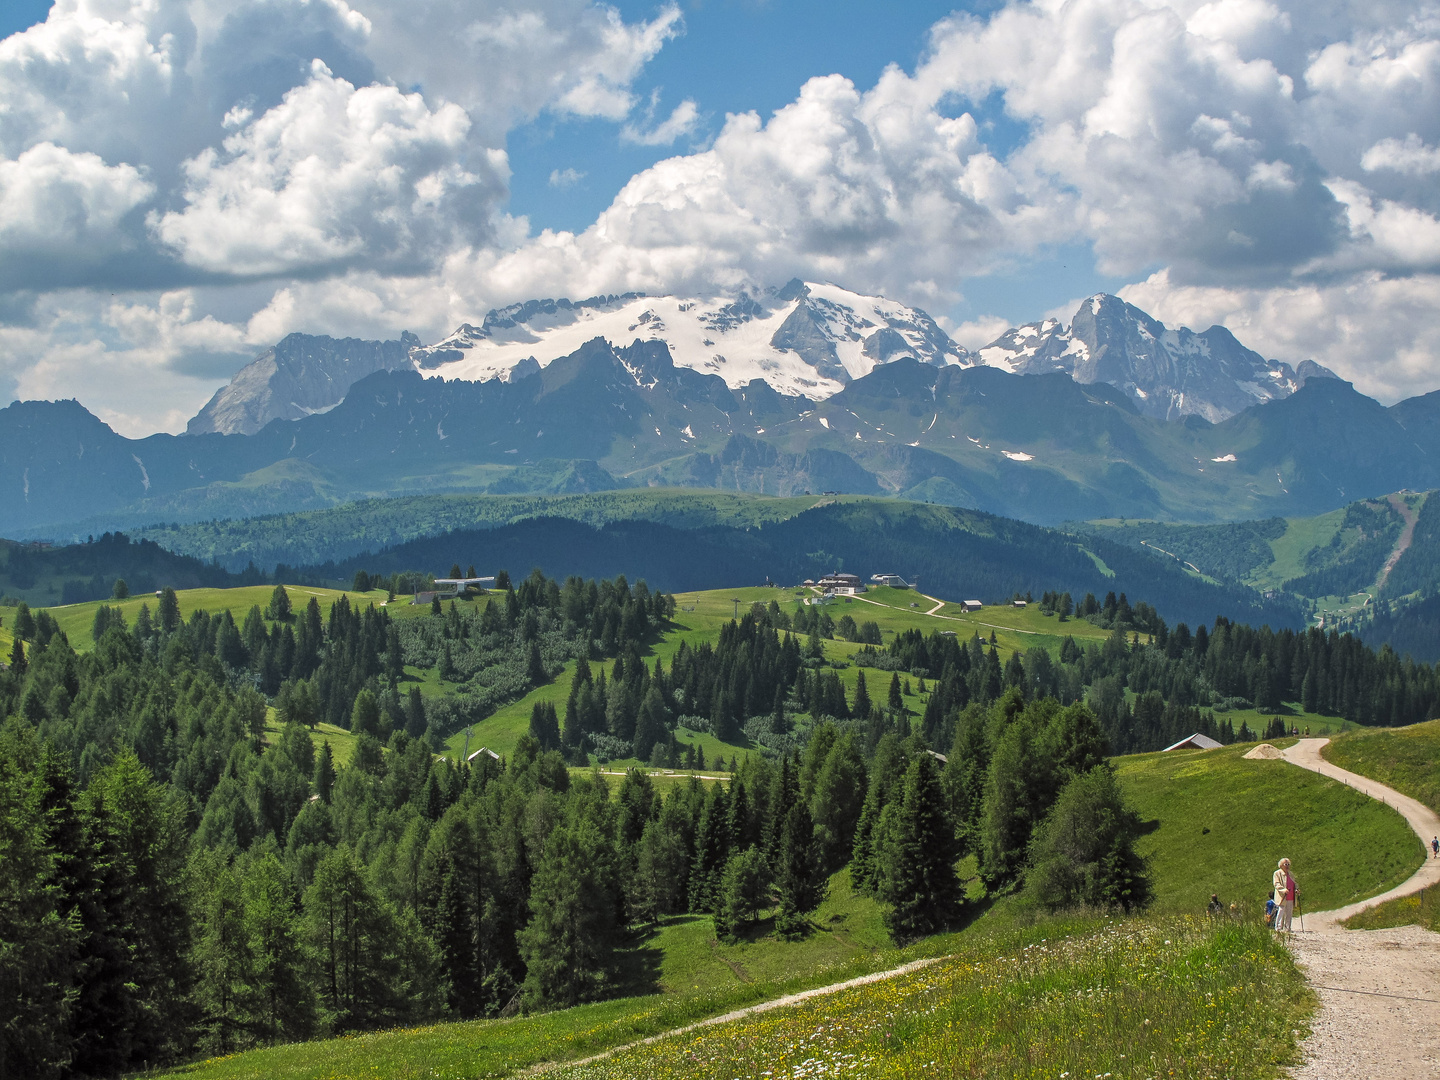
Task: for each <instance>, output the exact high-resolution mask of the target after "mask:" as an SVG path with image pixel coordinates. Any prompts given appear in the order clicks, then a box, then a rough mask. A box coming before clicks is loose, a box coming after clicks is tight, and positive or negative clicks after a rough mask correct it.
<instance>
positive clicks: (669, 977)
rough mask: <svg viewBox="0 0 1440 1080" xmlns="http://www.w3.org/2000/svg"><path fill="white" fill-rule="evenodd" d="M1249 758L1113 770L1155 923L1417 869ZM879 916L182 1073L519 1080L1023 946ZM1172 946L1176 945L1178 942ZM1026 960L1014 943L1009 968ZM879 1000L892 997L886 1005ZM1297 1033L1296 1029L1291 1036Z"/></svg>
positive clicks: (1331, 797) (683, 920)
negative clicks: (620, 989) (748, 1014)
mask: <svg viewBox="0 0 1440 1080" xmlns="http://www.w3.org/2000/svg"><path fill="white" fill-rule="evenodd" d="M1243 750H1244V748H1243V747H1240V748H1227V749H1224V750H1216V751H1209V752H1204V753H1202V752H1179V753H1173V754H1166V755H1162V754H1147V755H1141V756H1136V757H1129V758H1122V759H1118V760H1117V763H1116V764H1117V766H1118V768H1119V769H1120V774H1121V779H1122V782H1123V784H1124V786H1125V789H1126V792H1127V794H1128V796H1129V798H1130V799H1131V800H1132V801H1133V803H1134V804H1135V806H1136V807H1137V809H1139V811H1140V812H1141V815H1142V817H1144V818H1145V819H1147V820H1151V821H1154V820H1158V827H1156V828H1154V829H1153V831H1151V832H1149V833H1148V834H1147V835H1146V836H1145V838H1144V840H1143V842H1142V850H1143V851H1144V852H1145V853H1146V854H1147V855H1148V856H1149V857H1150V859H1151V872H1152V874H1153V877H1154V883H1155V889H1156V905H1155V906H1156V914H1157V917H1160V918H1162V919H1163V918H1164V917H1166V916H1168V915H1171V914H1174V913H1181V912H1195V911H1197V910H1199V909H1200V908H1201V907H1202V906H1203V905H1204V903H1205V901H1206V899H1207V898H1208V896H1209V894H1210V893H1211V892H1219V893H1220V894H1221V896H1222V897H1223V898H1225V900H1226V901H1229V900H1231V899H1240V900H1242V901H1245V902H1247V903H1248V906H1249V907H1250V908H1251V909H1252V910H1253V909H1255V908H1256V907H1258V905H1259V904H1260V903H1261V902H1262V901H1263V897H1264V894H1265V890H1266V887H1267V883H1268V881H1269V874H1270V869H1271V867H1272V866H1273V865H1274V860H1275V859H1276V858H1278V857H1279V855H1280V854H1287V855H1289V856H1290V857H1291V858H1292V859H1293V860H1294V861H1295V863H1296V867H1297V870H1298V871H1299V875H1300V880H1301V883H1302V887H1303V888H1304V889H1305V897H1306V902H1307V906H1309V907H1311V908H1312V909H1319V908H1321V907H1328V906H1333V905H1336V904H1341V903H1345V902H1347V901H1349V900H1352V899H1355V898H1358V897H1359V896H1363V895H1371V894H1373V893H1374V892H1377V891H1379V890H1381V889H1384V888H1387V887H1388V886H1389V885H1390V884H1392V883H1393V882H1395V881H1398V880H1400V879H1402V878H1403V877H1404V876H1406V875H1408V874H1409V873H1410V872H1411V870H1412V869H1413V867H1414V866H1415V865H1416V864H1417V863H1418V861H1419V859H1420V857H1421V853H1420V852H1419V850H1418V845H1416V843H1415V841H1414V838H1413V836H1411V834H1410V833H1409V831H1408V829H1407V828H1406V827H1405V825H1404V823H1403V822H1402V821H1401V820H1400V818H1399V816H1398V815H1396V814H1395V813H1394V812H1393V811H1391V810H1388V809H1386V808H1385V807H1383V806H1379V805H1377V804H1375V803H1374V802H1373V801H1371V800H1367V799H1364V798H1363V797H1362V796H1360V795H1358V794H1357V793H1355V792H1354V791H1352V790H1350V789H1349V788H1346V787H1344V786H1343V785H1339V784H1335V783H1332V782H1330V781H1327V780H1324V779H1322V778H1321V777H1318V776H1315V775H1313V774H1311V773H1307V772H1304V771H1302V770H1300V769H1297V768H1295V767H1294V766H1291V765H1288V764H1286V763H1284V762H1274V761H1245V760H1243V759H1242V758H1241V756H1240V755H1241V753H1242V752H1243ZM1205 828H1209V830H1210V831H1209V832H1208V833H1205V832H1203V831H1202V830H1203V829H1205ZM879 916H880V911H879V909H878V908H877V907H876V905H874V904H873V903H872V902H871V901H869V900H867V899H865V898H863V897H856V896H854V895H853V894H851V893H850V891H849V888H848V884H847V879H846V875H845V874H844V873H843V872H842V873H841V874H839V875H837V876H836V877H835V878H834V879H833V881H832V886H831V895H830V897H829V899H828V900H827V902H826V904H825V906H824V907H823V908H822V909H821V910H820V911H819V912H818V913H817V917H816V922H817V923H818V924H819V926H820V927H821V930H820V931H818V932H817V933H815V934H814V935H813V936H812V937H811V938H809V939H808V940H807V941H805V942H803V943H800V944H790V943H785V942H781V941H778V940H775V939H773V938H769V937H765V936H763V935H764V934H765V932H766V930H767V929H768V927H767V926H766V925H765V924H764V923H762V924H760V925H759V926H757V927H756V928H755V929H754V931H753V932H752V933H751V934H750V935H747V938H746V940H745V941H743V942H742V943H740V944H738V945H735V946H723V947H722V946H719V945H717V944H716V943H715V942H714V933H713V929H712V926H711V922H710V919H709V918H708V917H705V916H702V917H690V916H680V917H676V918H674V919H671V920H668V921H667V922H666V923H665V924H664V925H663V926H661V927H660V928H658V929H657V930H655V931H652V932H650V933H649V934H647V935H645V936H643V937H642V938H641V939H640V940H639V941H638V942H637V944H636V947H635V948H634V950H633V951H632V952H631V954H630V956H629V957H628V963H627V970H628V977H629V980H630V983H631V985H632V987H634V988H636V989H641V990H645V991H652V990H658V991H660V993H658V994H657V993H650V992H647V993H644V994H642V995H641V996H636V997H626V998H621V999H618V1000H614V1001H609V1002H604V1003H600V1004H595V1005H587V1006H583V1007H580V1008H577V1009H570V1010H565V1011H562V1012H556V1013H550V1014H544V1015H540V1016H532V1017H524V1018H518V1019H514V1020H504V1021H484V1022H471V1023H455V1024H437V1025H433V1026H430V1027H426V1028H421V1029H417V1030H412V1031H399V1032H383V1033H376V1034H371V1035H364V1036H358V1037H354V1038H346V1039H340V1040H330V1041H326V1042H319V1043H312V1044H305V1045H299V1046H287V1047H278V1048H275V1049H272V1050H262V1051H255V1052H252V1053H248V1054H242V1055H237V1056H234V1057H230V1058H225V1059H220V1060H217V1061H214V1062H208V1063H204V1064H202V1065H198V1066H193V1067H191V1068H189V1069H187V1070H184V1072H183V1074H184V1075H189V1076H195V1077H199V1078H201V1080H241V1078H245V1080H248V1078H252V1077H254V1078H259V1077H279V1078H283V1080H302V1078H305V1080H310V1078H314V1080H321V1078H332V1077H337V1078H338V1077H351V1076H374V1075H379V1076H386V1077H405V1076H414V1077H422V1076H423V1077H428V1076H436V1075H440V1076H447V1077H449V1076H454V1077H481V1076H487V1075H488V1076H507V1075H514V1074H515V1073H517V1072H519V1071H520V1070H521V1069H523V1068H525V1067H527V1066H529V1065H532V1064H534V1063H536V1062H539V1061H543V1060H563V1059H567V1058H575V1057H581V1056H584V1055H586V1054H589V1053H594V1052H597V1051H599V1050H601V1049H604V1048H605V1047H607V1046H613V1045H619V1044H622V1043H625V1042H628V1041H630V1040H632V1039H634V1038H637V1037H642V1036H645V1035H649V1034H654V1033H657V1032H659V1031H664V1030H668V1029H671V1028H674V1027H677V1026H679V1025H681V1024H683V1023H685V1022H687V1021H689V1020H693V1019H697V1018H700V1017H703V1016H706V1015H714V1014H716V1013H719V1012H723V1011H725V1010H727V1009H730V1008H734V1007H736V1006H738V1005H742V1004H745V1003H748V1002H753V1001H759V1000H764V999H766V998H770V997H774V996H778V995H780V994H782V993H785V992H788V991H790V990H794V989H799V988H802V987H804V986H808V985H824V984H826V983H829V982H834V981H839V980H841V979H843V978H846V977H848V976H850V975H853V974H859V973H861V972H864V971H867V970H879V969H882V968H886V967H892V966H894V965H896V964H898V963H901V962H904V961H905V960H907V959H910V958H913V957H916V956H921V955H938V954H942V953H949V952H955V951H962V950H971V951H974V952H977V953H982V952H984V951H985V950H986V949H991V953H990V958H991V960H993V959H994V955H995V953H994V947H993V946H988V945H985V944H984V942H985V941H986V940H987V939H988V938H989V937H990V935H995V934H1000V935H1004V934H1012V935H1013V933H1014V932H1015V931H1014V930H1013V927H1014V926H1015V925H1016V921H1015V920H1016V914H1015V908H1014V905H1013V904H1010V903H1008V902H1002V903H1000V904H997V905H996V906H994V907H992V908H990V909H989V911H988V912H987V913H986V914H984V915H982V916H981V918H980V919H979V920H978V921H977V922H976V923H975V924H974V925H973V926H972V927H971V928H970V929H968V930H966V931H962V932H961V933H959V934H953V935H943V936H941V937H937V938H931V939H928V940H927V941H925V942H922V943H920V944H919V945H917V946H914V947H912V948H910V949H908V950H903V951H901V950H895V949H892V948H889V947H888V943H887V941H886V938H885V935H884V933H883V929H882V926H881V923H880V917H879ZM1023 923H1024V920H1023V919H1022V920H1021V924H1023ZM1146 925H1149V924H1146ZM1159 925H1169V924H1164V923H1161V924H1159ZM1092 928H1093V927H1092ZM1070 929H1072V927H1070V926H1067V925H1066V924H1065V923H1063V922H1053V921H1044V922H1042V923H1041V924H1040V925H1039V926H1037V927H1035V928H1034V929H1032V930H1030V931H1026V933H1027V934H1028V935H1029V937H1028V938H1027V940H1029V941H1030V942H1031V943H1032V944H1033V945H1035V946H1037V947H1038V946H1039V945H1040V944H1041V942H1040V939H1041V938H1045V937H1048V938H1049V939H1050V940H1051V941H1054V940H1057V939H1058V938H1060V937H1062V936H1064V935H1065V934H1066V933H1068V932H1070ZM1137 932H1140V933H1149V931H1148V930H1144V929H1143V928H1142V929H1141V930H1140V931H1137ZM1165 936H1166V937H1170V936H1171V935H1170V932H1169V931H1168V930H1167V931H1166V932H1165ZM977 940H978V943H977ZM1007 948H1008V949H1009V950H1010V952H1009V953H1008V954H1007V953H1006V952H1005V951H1004V950H1005V949H1007ZM1014 952H1015V950H1014V945H1013V939H1012V940H1011V941H1010V942H1009V943H1008V944H1007V945H1005V946H1002V947H1001V951H1000V952H999V954H998V955H1002V956H1003V955H1014ZM1003 970H1004V971H1007V972H1009V971H1011V970H1012V969H1011V968H1010V967H1008V966H1007V967H1004V968H1003ZM1112 973H1113V969H1112ZM1271 975H1272V976H1273V977H1274V978H1276V979H1279V980H1282V984H1283V985H1284V986H1285V987H1286V988H1287V989H1286V993H1287V994H1292V995H1293V994H1294V993H1296V992H1297V991H1296V985H1297V984H1296V983H1295V982H1294V981H1293V980H1294V975H1293V970H1287V969H1285V968H1283V967H1274V968H1272V969H1271ZM1055 977H1056V978H1057V979H1062V981H1063V978H1064V977H1068V976H1064V975H1063V973H1058V972H1057V973H1056V975H1055ZM1181 981H1183V980H1181ZM1051 985H1053V984H1051ZM1107 985H1109V984H1107ZM1017 992H1018V990H1017ZM1253 996H1254V995H1252V996H1251V1000H1252V1001H1253ZM876 1000H882V1001H883V1000H887V999H886V998H885V997H884V995H883V994H880V995H879V996H878V997H877V998H876ZM1298 1001H1299V999H1298V998H1296V997H1293V996H1292V997H1291V998H1290V999H1289V1004H1288V1005H1287V1008H1290V1009H1297V1008H1299V1005H1298V1004H1297V1003H1298ZM1251 1011H1253V1010H1251ZM993 1014H994V1011H993V1010H989V1011H987V1012H986V1013H985V1015H987V1016H993ZM784 1015H792V1014H790V1013H788V1012H787V1013H786V1014H784ZM1291 1015H1292V1018H1293V1014H1291ZM1290 1026H1291V1025H1290V1024H1289V1023H1288V1022H1287V1024H1286V1030H1288V1029H1289V1027H1290ZM1296 1026H1298V1025H1296ZM1233 1034H1234V1032H1233V1031H1231V1035H1232V1036H1233ZM1235 1042H1236V1040H1235V1039H1234V1038H1232V1039H1231V1043H1232V1044H1233V1043H1235ZM1272 1050H1273V1051H1274V1054H1275V1055H1278V1056H1275V1057H1273V1061H1279V1060H1280V1057H1281V1056H1283V1053H1282V1050H1283V1048H1281V1049H1278V1050H1277V1049H1275V1048H1272ZM1105 1067H1106V1068H1110V1067H1111V1066H1109V1065H1107V1066H1105ZM1250 1068H1251V1066H1249V1065H1245V1066H1243V1067H1242V1066H1241V1065H1239V1064H1237V1065H1235V1067H1234V1071H1232V1072H1230V1073H1228V1074H1227V1075H1236V1076H1239V1075H1263V1073H1257V1072H1251V1071H1249V1070H1250ZM1182 1074H1183V1070H1182Z"/></svg>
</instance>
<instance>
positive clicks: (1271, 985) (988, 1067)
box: [551, 917, 1311, 1080]
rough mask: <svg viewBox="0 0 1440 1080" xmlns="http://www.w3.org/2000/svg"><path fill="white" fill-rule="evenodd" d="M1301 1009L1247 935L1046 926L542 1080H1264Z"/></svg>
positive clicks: (1267, 941)
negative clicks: (852, 1078) (822, 1079)
mask: <svg viewBox="0 0 1440 1080" xmlns="http://www.w3.org/2000/svg"><path fill="white" fill-rule="evenodd" d="M1067 931H1069V932H1067ZM1310 1002H1311V998H1310V995H1309V992H1308V991H1307V990H1306V989H1305V987H1304V984H1303V981H1302V979H1301V977H1300V975H1299V972H1298V971H1297V970H1296V969H1295V966H1294V964H1293V962H1292V961H1291V959H1290V957H1289V954H1288V953H1287V952H1286V950H1285V948H1284V946H1282V945H1279V944H1277V943H1276V942H1275V941H1274V940H1272V938H1271V936H1270V935H1269V934H1268V933H1267V932H1266V931H1265V930H1264V929H1263V928H1261V927H1259V926H1257V925H1255V924H1253V923H1252V924H1243V925H1240V924H1231V923H1229V922H1225V923H1223V924H1211V923H1208V922H1207V921H1205V920H1203V919H1199V918H1197V917H1190V918H1188V919H1160V920H1133V921H1113V922H1112V921H1108V920H1107V921H1104V922H1102V923H1100V924H1099V925H1098V926H1097V925H1092V926H1091V927H1084V926H1074V925H1072V926H1064V925H1062V924H1057V923H1054V922H1051V923H1048V924H1040V925H1036V926H1034V927H1031V928H1029V929H1027V930H1025V931H1023V932H1021V933H1018V934H1017V933H1015V932H1013V931H1011V932H1008V933H1001V934H997V935H995V936H993V937H990V938H985V939H980V940H974V941H970V942H968V943H967V944H966V945H965V947H964V948H963V950H962V951H961V952H960V953H959V954H958V955H956V956H953V957H950V958H948V959H946V960H943V961H941V962H940V963H938V964H936V965H933V966H931V967H927V968H923V969H920V970H918V971H914V972H910V973H908V974H906V975H902V976H899V977H896V978H893V979H887V980H884V981H882V982H876V983H871V984H868V985H864V986H858V987H853V988H850V989H847V990H842V991H839V992H837V993H835V994H828V995H825V996H823V997H816V998H811V999H808V1000H806V1001H804V1002H801V1003H799V1004H797V1005H793V1006H790V1007H786V1008H780V1009H774V1010H770V1011H767V1012H763V1013H758V1014H755V1015H752V1016H747V1017H742V1018H740V1019H737V1020H733V1021H730V1022H728V1023H724V1024H716V1025H712V1026H708V1027H704V1028H700V1029H697V1030H694V1031H691V1032H686V1033H682V1034H678V1035H675V1036H673V1037H671V1038H668V1039H663V1040H658V1041H656V1042H653V1043H649V1044H646V1045H643V1046H637V1047H633V1048H630V1049H627V1050H624V1051H621V1052H620V1053H617V1054H614V1055H613V1056H611V1057H609V1058H606V1059H604V1060H601V1061H598V1062H593V1063H591V1064H589V1065H577V1066H573V1067H569V1068H562V1069H559V1070H556V1071H555V1072H553V1073H552V1074H551V1075H554V1076H563V1077H566V1078H572V1080H602V1078H606V1080H608V1078H617V1080H618V1078H624V1080H670V1078H675V1080H680V1078H685V1080H703V1078H714V1080H734V1078H738V1077H782V1076H783V1077H818V1076H841V1075H864V1076H866V1077H917V1078H918V1077H927V1078H929V1077H950V1076H954V1077H974V1076H985V1077H1017V1078H1018V1077H1026V1078H1029V1077H1035V1078H1039V1077H1047V1078H1053V1077H1064V1076H1073V1077H1082V1076H1083V1077H1090V1076H1108V1077H1116V1078H1122V1077H1123V1078H1137V1080H1138V1078H1141V1077H1145V1078H1149V1077H1159V1076H1164V1077H1196V1078H1199V1077H1226V1078H1231V1080H1242V1078H1248V1077H1267V1078H1268V1077H1273V1076H1274V1075H1275V1074H1276V1072H1277V1071H1278V1070H1279V1069H1280V1068H1282V1067H1284V1066H1285V1065H1286V1064H1288V1063H1289V1062H1291V1061H1293V1060H1294V1059H1295V1057H1296V1042H1297V1036H1298V1035H1299V1034H1300V1033H1301V1032H1302V1030H1303V1024H1304V1019H1303V1018H1304V1016H1305V1015H1306V1014H1307V1013H1308V1011H1309V1008H1310Z"/></svg>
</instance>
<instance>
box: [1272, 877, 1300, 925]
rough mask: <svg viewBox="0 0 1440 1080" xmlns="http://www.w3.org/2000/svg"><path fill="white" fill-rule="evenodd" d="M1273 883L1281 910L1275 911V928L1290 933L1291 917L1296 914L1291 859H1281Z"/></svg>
mask: <svg viewBox="0 0 1440 1080" xmlns="http://www.w3.org/2000/svg"><path fill="white" fill-rule="evenodd" d="M1270 880H1271V884H1272V885H1273V887H1274V889H1275V901H1276V904H1277V905H1278V906H1279V908H1280V910H1279V911H1277V912H1276V913H1275V930H1276V932H1277V933H1282V934H1283V933H1289V931H1290V919H1291V917H1292V916H1293V915H1294V914H1295V895H1296V891H1297V890H1296V888H1295V879H1294V878H1293V877H1292V876H1291V875H1290V860H1289V859H1281V860H1280V865H1279V866H1278V867H1277V868H1276V870H1275V873H1274V875H1273V876H1272V877H1271V879H1270Z"/></svg>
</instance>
